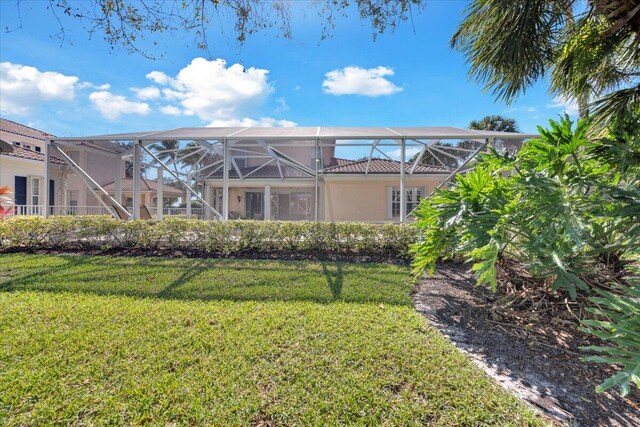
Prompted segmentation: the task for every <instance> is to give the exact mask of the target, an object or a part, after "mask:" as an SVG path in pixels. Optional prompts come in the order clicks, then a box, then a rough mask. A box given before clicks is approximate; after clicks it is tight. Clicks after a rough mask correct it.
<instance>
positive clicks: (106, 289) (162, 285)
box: [0, 254, 540, 426]
mask: <svg viewBox="0 0 640 427" xmlns="http://www.w3.org/2000/svg"><path fill="white" fill-rule="evenodd" d="M411 288H412V285H411V283H410V274H409V270H408V268H403V267H397V266H390V265H383V264H344V263H342V264H341V263H320V262H272V261H251V260H225V261H221V260H196V259H157V258H124V257H90V256H50V255H25V254H16V255H0V424H5V425H44V424H46V425H50V424H77V425H91V424H95V425H104V424H110V425H122V424H135V425H138V424H149V425H162V426H164V425H319V424H322V425H336V424H357V425H381V424H382V425H483V424H487V425H509V424H512V425H526V424H539V423H540V420H539V419H537V418H535V417H534V416H533V415H532V414H531V413H530V412H529V411H528V410H527V409H525V408H524V407H523V406H522V405H521V404H520V403H519V402H518V401H517V400H516V399H515V398H514V397H512V396H510V395H508V394H506V393H505V392H503V391H502V390H501V389H500V388H499V387H498V386H497V385H495V384H494V383H492V382H491V381H490V380H489V379H487V378H486V377H485V376H484V374H483V373H481V372H480V371H479V370H477V369H476V368H475V367H474V366H473V365H472V364H471V363H470V362H468V361H467V360H466V359H465V357H464V356H463V355H462V354H460V353H458V352H457V351H456V350H455V349H454V348H453V347H451V346H450V345H449V344H448V343H447V342H446V341H445V339H444V338H443V337H442V336H441V335H440V334H439V333H438V332H437V331H435V330H433V329H432V328H430V327H428V326H426V325H425V322H424V320H423V319H422V318H421V317H420V315H419V314H417V313H416V312H415V310H414V309H413V307H412V305H411V299H410V295H409V293H410V291H411Z"/></svg>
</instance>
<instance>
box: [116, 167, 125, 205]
mask: <svg viewBox="0 0 640 427" xmlns="http://www.w3.org/2000/svg"><path fill="white" fill-rule="evenodd" d="M122 162H123V160H122V157H118V158H117V159H116V176H115V180H114V187H115V188H114V196H115V197H114V198H115V199H116V201H117V202H118V203H120V204H122V175H123V173H124V168H123V167H122V166H123V165H122Z"/></svg>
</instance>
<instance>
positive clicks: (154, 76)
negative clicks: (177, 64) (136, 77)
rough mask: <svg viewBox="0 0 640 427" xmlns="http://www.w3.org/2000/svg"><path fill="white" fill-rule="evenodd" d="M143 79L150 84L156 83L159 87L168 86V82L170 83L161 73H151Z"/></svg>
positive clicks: (167, 77)
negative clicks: (150, 82) (147, 80)
mask: <svg viewBox="0 0 640 427" xmlns="http://www.w3.org/2000/svg"><path fill="white" fill-rule="evenodd" d="M145 77H146V78H148V79H149V80H151V81H152V82H155V83H158V84H159V85H166V84H169V82H170V81H171V79H170V78H169V76H167V75H166V74H165V73H163V72H162V71H152V72H150V73H148V74H147V75H146V76H145Z"/></svg>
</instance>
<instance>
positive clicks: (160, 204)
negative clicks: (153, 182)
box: [156, 166, 164, 219]
mask: <svg viewBox="0 0 640 427" xmlns="http://www.w3.org/2000/svg"><path fill="white" fill-rule="evenodd" d="M163 170H164V169H162V166H158V169H157V171H158V181H157V182H158V183H157V188H158V190H157V191H156V216H157V217H158V219H162V214H163V211H162V209H163V208H164V181H163V177H162V171H163Z"/></svg>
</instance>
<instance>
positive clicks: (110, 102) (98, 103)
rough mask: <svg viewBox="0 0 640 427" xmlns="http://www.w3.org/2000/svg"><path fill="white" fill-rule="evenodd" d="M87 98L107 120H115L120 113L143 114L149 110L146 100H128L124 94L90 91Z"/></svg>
mask: <svg viewBox="0 0 640 427" xmlns="http://www.w3.org/2000/svg"><path fill="white" fill-rule="evenodd" d="M89 99H90V100H91V102H92V103H93V106H94V107H95V108H96V110H98V111H99V112H100V114H102V116H103V117H104V118H106V119H109V120H117V119H119V118H120V116H121V115H122V114H137V115H140V116H144V115H146V114H149V113H150V112H151V107H149V104H147V103H146V102H133V101H129V100H128V99H127V98H125V97H124V96H120V95H113V94H112V93H111V92H108V91H104V90H103V91H98V92H92V93H91V95H89Z"/></svg>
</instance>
